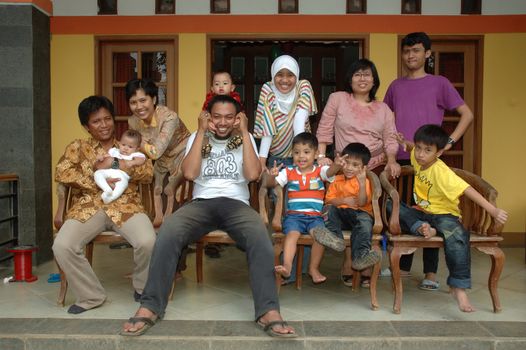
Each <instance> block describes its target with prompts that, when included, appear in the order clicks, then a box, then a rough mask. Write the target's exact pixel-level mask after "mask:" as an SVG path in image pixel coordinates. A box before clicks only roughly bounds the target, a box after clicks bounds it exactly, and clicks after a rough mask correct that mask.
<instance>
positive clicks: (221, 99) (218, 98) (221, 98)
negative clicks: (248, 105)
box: [206, 95, 241, 114]
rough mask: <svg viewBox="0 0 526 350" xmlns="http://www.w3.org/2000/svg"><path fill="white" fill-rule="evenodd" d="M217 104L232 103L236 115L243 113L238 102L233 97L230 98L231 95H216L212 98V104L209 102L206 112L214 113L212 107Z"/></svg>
mask: <svg viewBox="0 0 526 350" xmlns="http://www.w3.org/2000/svg"><path fill="white" fill-rule="evenodd" d="M216 103H231V104H233V105H234V107H236V114H238V113H239V112H241V105H240V104H239V102H237V101H236V100H235V99H234V98H232V97H231V96H229V95H215V96H214V97H212V99H211V100H210V102H208V106H207V107H206V110H207V111H208V113H212V107H213V106H214V105H215V104H216Z"/></svg>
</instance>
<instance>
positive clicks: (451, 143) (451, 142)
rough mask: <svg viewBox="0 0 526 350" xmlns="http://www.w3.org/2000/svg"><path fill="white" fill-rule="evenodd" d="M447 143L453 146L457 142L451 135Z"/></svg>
mask: <svg viewBox="0 0 526 350" xmlns="http://www.w3.org/2000/svg"><path fill="white" fill-rule="evenodd" d="M447 143H448V144H449V145H451V146H453V145H454V144H455V140H453V139H452V138H451V137H450V138H448V139H447Z"/></svg>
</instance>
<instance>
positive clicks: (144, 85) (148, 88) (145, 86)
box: [124, 79, 159, 106]
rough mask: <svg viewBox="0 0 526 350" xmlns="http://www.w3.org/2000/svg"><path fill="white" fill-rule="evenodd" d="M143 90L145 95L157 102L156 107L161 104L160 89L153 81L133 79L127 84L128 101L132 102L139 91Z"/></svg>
mask: <svg viewBox="0 0 526 350" xmlns="http://www.w3.org/2000/svg"><path fill="white" fill-rule="evenodd" d="M141 89H142V90H143V91H144V94H145V95H147V96H150V97H151V98H152V100H155V105H156V106H157V102H159V98H158V97H159V88H158V87H157V85H156V84H155V82H154V81H153V80H151V79H133V80H130V81H128V82H127V83H126V87H125V88H124V90H125V91H126V101H128V102H130V99H131V98H132V97H133V96H135V94H136V93H137V90H141Z"/></svg>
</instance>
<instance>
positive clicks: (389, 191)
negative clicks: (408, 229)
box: [380, 171, 402, 235]
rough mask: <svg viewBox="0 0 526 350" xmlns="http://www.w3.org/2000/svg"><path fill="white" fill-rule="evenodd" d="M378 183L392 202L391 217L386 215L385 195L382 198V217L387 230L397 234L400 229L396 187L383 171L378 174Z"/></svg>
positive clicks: (398, 196) (398, 201) (398, 200)
mask: <svg viewBox="0 0 526 350" xmlns="http://www.w3.org/2000/svg"><path fill="white" fill-rule="evenodd" d="M380 183H381V184H382V189H383V192H384V193H385V195H386V196H389V197H390V198H391V202H392V211H391V217H387V210H386V203H387V197H386V198H384V201H383V205H382V217H383V218H384V221H385V223H386V225H387V228H388V230H389V232H390V233H391V234H393V235H399V234H400V233H401V231H402V230H401V228H400V195H399V194H398V191H397V190H396V188H395V187H394V186H393V185H392V184H391V182H390V181H389V177H388V175H387V173H386V172H385V171H383V172H382V173H381V174H380Z"/></svg>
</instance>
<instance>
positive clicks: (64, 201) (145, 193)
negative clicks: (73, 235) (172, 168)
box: [53, 182, 154, 230]
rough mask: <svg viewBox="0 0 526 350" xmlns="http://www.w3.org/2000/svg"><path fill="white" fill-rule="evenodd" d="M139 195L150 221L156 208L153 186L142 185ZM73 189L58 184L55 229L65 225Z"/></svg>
mask: <svg viewBox="0 0 526 350" xmlns="http://www.w3.org/2000/svg"><path fill="white" fill-rule="evenodd" d="M138 187H139V193H140V196H141V201H142V205H143V207H144V210H145V212H146V215H148V217H149V218H150V219H152V218H153V216H154V207H153V184H140V185H139V186H138ZM71 192H72V191H71V188H70V187H69V186H67V185H65V184H63V183H60V182H59V183H57V198H58V203H57V211H56V213H55V217H54V219H53V224H54V225H55V228H56V229H57V230H59V229H60V228H61V227H62V225H63V224H64V219H65V217H66V213H67V211H68V210H69V208H70V207H71V195H72V193H71Z"/></svg>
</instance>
